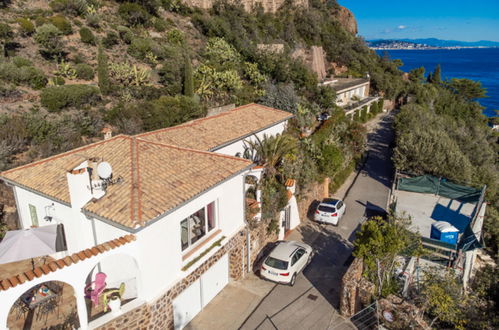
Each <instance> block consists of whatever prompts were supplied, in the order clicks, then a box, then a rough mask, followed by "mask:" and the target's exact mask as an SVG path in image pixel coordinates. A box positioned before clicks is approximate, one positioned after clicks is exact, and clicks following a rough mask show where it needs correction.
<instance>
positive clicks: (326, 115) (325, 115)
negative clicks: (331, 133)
mask: <svg viewBox="0 0 499 330" xmlns="http://www.w3.org/2000/svg"><path fill="white" fill-rule="evenodd" d="M316 118H317V120H318V121H326V120H328V119H329V118H331V115H330V114H329V113H327V112H322V113H320V114H318V115H317V117H316Z"/></svg>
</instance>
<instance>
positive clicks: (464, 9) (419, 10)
mask: <svg viewBox="0 0 499 330" xmlns="http://www.w3.org/2000/svg"><path fill="white" fill-rule="evenodd" d="M338 2H339V3H340V5H342V6H344V7H347V8H348V9H350V10H351V11H352V12H353V14H354V16H355V18H356V19H357V23H358V25H359V34H360V35H361V36H363V37H364V38H366V39H399V38H438V39H446V40H462V41H476V40H492V41H499V0H453V1H450V0H432V1H428V0H398V1H394V0H338Z"/></svg>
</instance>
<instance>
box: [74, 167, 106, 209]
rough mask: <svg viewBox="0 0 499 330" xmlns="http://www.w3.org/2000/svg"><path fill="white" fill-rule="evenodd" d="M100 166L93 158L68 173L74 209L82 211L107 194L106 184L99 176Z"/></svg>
mask: <svg viewBox="0 0 499 330" xmlns="http://www.w3.org/2000/svg"><path fill="white" fill-rule="evenodd" d="M98 164H99V163H98V159H97V158H91V159H89V160H86V161H84V162H82V163H81V164H80V165H78V166H77V167H75V168H73V169H72V170H69V171H68V172H67V173H66V177H67V180H68V188H69V198H70V201H71V207H72V208H75V209H80V208H82V207H83V206H84V205H85V204H87V203H88V202H90V201H91V200H92V199H99V198H101V197H102V196H104V195H105V194H106V184H105V182H104V180H102V179H101V178H99V175H98V174H97V165H98Z"/></svg>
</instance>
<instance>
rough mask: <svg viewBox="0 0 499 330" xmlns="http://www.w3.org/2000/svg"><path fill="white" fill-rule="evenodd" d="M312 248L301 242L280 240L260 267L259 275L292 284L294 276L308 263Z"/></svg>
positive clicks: (294, 279) (273, 280) (310, 258)
mask: <svg viewBox="0 0 499 330" xmlns="http://www.w3.org/2000/svg"><path fill="white" fill-rule="evenodd" d="M312 256H313V249H312V248H311V247H310V246H309V245H307V244H305V243H301V242H295V241H282V242H280V243H279V244H278V245H277V246H276V247H274V249H273V250H272V251H271V252H270V254H269V255H268V257H267V258H266V259H265V260H264V261H263V264H262V267H261V268H260V276H261V277H263V278H265V279H267V280H269V281H272V282H277V283H282V284H289V285H291V286H293V285H294V284H295V281H296V276H297V275H298V273H299V272H301V271H302V270H303V269H305V267H306V266H307V265H308V264H309V263H310V261H311V260H312Z"/></svg>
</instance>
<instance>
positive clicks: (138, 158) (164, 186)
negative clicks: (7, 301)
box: [0, 135, 251, 228]
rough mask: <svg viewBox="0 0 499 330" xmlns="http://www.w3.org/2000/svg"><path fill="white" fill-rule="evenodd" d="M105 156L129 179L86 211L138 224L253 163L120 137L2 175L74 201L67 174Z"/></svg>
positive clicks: (116, 172) (125, 223)
mask: <svg viewBox="0 0 499 330" xmlns="http://www.w3.org/2000/svg"><path fill="white" fill-rule="evenodd" d="M95 157H97V158H101V159H102V160H105V161H107V162H108V163H110V164H111V166H112V167H113V177H115V178H117V177H122V178H123V182H121V183H117V184H114V185H110V186H108V187H107V190H106V194H105V195H104V196H103V197H102V198H100V199H98V200H96V201H91V202H89V203H87V204H86V205H85V206H84V207H83V209H84V210H85V211H87V212H90V213H91V214H93V215H96V216H98V217H102V218H106V219H108V220H110V221H112V222H116V223H118V224H120V225H122V226H125V227H128V228H137V227H139V226H142V225H144V224H145V223H146V222H147V221H148V220H152V219H154V218H156V217H158V216H159V215H161V214H163V213H165V212H167V211H169V210H171V209H173V208H175V207H177V206H179V205H181V204H182V203H184V202H186V201H188V200H190V199H191V198H193V197H195V196H196V195H198V194H200V193H202V192H204V191H206V190H208V189H210V188H211V187H213V186H214V185H216V184H218V183H220V182H222V181H223V180H225V179H227V178H229V177H230V176H232V175H234V174H236V173H239V172H241V171H243V170H244V169H246V168H248V167H249V166H251V162H250V161H248V160H244V159H240V158H236V157H231V156H225V155H221V154H216V153H211V152H204V151H197V150H190V149H185V148H179V147H175V146H168V145H163V144H160V143H154V142H148V141H144V140H141V139H138V138H135V137H130V136H125V135H118V136H115V137H113V138H111V139H109V140H104V141H100V142H97V143H94V144H90V145H87V146H85V147H81V148H78V149H74V150H72V151H69V152H66V153H63V154H60V155H56V156H53V157H50V158H47V159H44V160H41V161H38V162H34V163H31V164H27V165H24V166H21V167H18V168H14V169H11V170H9V171H5V172H3V173H1V174H0V175H1V177H2V178H4V179H7V180H8V181H11V182H13V183H15V184H17V185H20V186H24V187H27V188H29V189H31V190H34V191H36V192H39V193H42V194H45V195H48V196H50V197H52V198H55V199H58V200H61V201H64V202H67V203H70V198H69V191H68V183H67V178H66V173H67V172H68V171H69V170H71V169H73V168H74V167H76V166H78V165H79V164H81V163H82V162H83V161H84V160H86V159H89V158H95Z"/></svg>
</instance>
